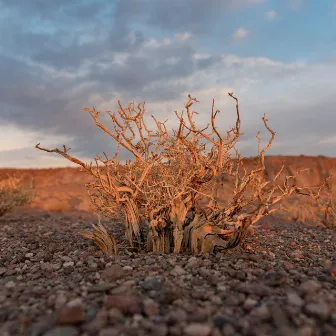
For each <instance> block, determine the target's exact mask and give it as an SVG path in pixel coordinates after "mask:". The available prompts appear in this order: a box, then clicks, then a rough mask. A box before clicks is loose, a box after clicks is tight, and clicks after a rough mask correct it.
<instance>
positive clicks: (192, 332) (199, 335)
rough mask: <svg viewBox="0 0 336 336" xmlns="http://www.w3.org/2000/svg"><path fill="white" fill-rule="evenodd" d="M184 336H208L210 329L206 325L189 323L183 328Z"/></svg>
mask: <svg viewBox="0 0 336 336" xmlns="http://www.w3.org/2000/svg"><path fill="white" fill-rule="evenodd" d="M184 334H185V335H186V336H209V335H210V334H211V327H210V326H208V325H206V324H200V323H191V324H189V325H187V326H186V327H185V328H184Z"/></svg>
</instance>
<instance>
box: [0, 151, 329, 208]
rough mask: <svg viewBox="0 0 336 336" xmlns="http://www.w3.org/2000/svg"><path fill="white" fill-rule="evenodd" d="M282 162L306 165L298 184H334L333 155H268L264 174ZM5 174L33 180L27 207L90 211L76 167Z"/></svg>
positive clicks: (293, 167) (289, 171) (84, 178)
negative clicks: (328, 180) (328, 179)
mask: <svg viewBox="0 0 336 336" xmlns="http://www.w3.org/2000/svg"><path fill="white" fill-rule="evenodd" d="M253 162H254V159H246V165H247V167H248V168H249V167H252V165H253ZM282 162H283V163H284V164H285V169H284V171H283V174H282V175H293V174H294V173H295V172H296V171H298V170H300V169H303V168H309V171H307V172H304V173H302V174H301V176H300V177H299V178H298V181H297V182H298V183H300V184H305V185H307V186H316V185H319V184H321V183H322V181H323V180H324V179H325V177H326V176H328V175H330V174H332V175H333V178H332V181H333V185H336V183H335V182H336V158H328V157H323V156H318V157H311V156H269V157H266V158H265V163H266V168H267V174H268V177H269V178H272V177H274V176H275V174H276V173H277V171H278V169H279V168H280V166H281V164H282ZM7 175H10V176H12V175H16V176H22V177H23V178H24V181H30V180H31V178H34V180H35V186H36V196H35V198H34V199H33V202H32V203H31V204H30V206H29V207H30V208H31V209H41V210H47V211H58V212H68V211H71V212H72V211H87V212H92V211H94V209H93V207H92V206H91V205H90V200H89V196H88V195H87V191H86V189H85V187H84V183H86V182H89V181H91V180H92V179H91V177H90V175H88V174H87V173H85V172H80V171H79V169H78V168H46V169H7V168H2V169H0V180H2V179H4V178H5V177H6V176H7Z"/></svg>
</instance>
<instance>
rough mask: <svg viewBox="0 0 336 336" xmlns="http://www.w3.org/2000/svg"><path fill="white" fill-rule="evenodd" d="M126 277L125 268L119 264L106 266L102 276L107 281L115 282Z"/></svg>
mask: <svg viewBox="0 0 336 336" xmlns="http://www.w3.org/2000/svg"><path fill="white" fill-rule="evenodd" d="M124 277H125V270H124V269H123V267H122V266H120V265H118V264H114V265H111V266H110V267H108V268H105V269H104V270H103V271H102V273H101V278H102V279H103V280H104V281H107V282H114V281H116V280H119V279H122V278H124Z"/></svg>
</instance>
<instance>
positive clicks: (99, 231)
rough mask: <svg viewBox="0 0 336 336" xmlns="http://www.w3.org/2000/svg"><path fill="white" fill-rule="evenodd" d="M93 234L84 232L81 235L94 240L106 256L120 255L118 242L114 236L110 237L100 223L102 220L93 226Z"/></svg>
mask: <svg viewBox="0 0 336 336" xmlns="http://www.w3.org/2000/svg"><path fill="white" fill-rule="evenodd" d="M92 227H93V230H94V231H93V232H83V233H81V234H80V235H81V236H83V237H85V238H87V239H91V240H93V241H94V242H95V243H96V245H97V246H98V247H99V249H100V250H101V251H103V252H104V253H105V254H114V255H117V254H118V248H117V243H116V240H115V239H114V237H113V236H111V235H109V234H108V233H107V231H106V229H105V228H104V226H103V225H102V224H101V223H100V218H98V224H97V225H94V224H92Z"/></svg>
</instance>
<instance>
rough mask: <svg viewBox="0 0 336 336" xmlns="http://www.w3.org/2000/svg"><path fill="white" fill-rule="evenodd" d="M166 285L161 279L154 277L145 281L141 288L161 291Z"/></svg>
mask: <svg viewBox="0 0 336 336" xmlns="http://www.w3.org/2000/svg"><path fill="white" fill-rule="evenodd" d="M163 285H164V280H163V279H162V278H159V277H153V278H149V279H147V280H145V281H144V282H143V283H142V285H141V287H142V288H143V289H145V290H148V291H150V290H156V291H157V290H160V289H161V288H162V286H163Z"/></svg>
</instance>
